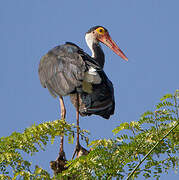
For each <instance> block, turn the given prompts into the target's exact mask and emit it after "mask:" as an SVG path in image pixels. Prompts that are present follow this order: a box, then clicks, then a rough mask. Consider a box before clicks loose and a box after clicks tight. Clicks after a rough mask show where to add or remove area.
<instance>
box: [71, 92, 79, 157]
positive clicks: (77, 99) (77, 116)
mask: <svg viewBox="0 0 179 180" xmlns="http://www.w3.org/2000/svg"><path fill="white" fill-rule="evenodd" d="M76 126H77V136H76V147H75V151H74V153H73V156H72V159H73V158H74V157H75V154H78V152H79V149H80V140H79V131H80V127H79V94H78V93H76Z"/></svg>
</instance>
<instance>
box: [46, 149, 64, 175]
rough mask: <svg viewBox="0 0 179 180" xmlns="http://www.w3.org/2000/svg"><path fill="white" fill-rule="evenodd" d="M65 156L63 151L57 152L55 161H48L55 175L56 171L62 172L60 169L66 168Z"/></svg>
mask: <svg viewBox="0 0 179 180" xmlns="http://www.w3.org/2000/svg"><path fill="white" fill-rule="evenodd" d="M66 161H67V160H66V157H65V152H64V151H61V152H59V156H58V157H57V159H56V160H55V161H51V162H50V167H51V169H52V170H53V172H54V175H57V174H58V173H62V171H64V170H66V169H67V167H65V165H66Z"/></svg>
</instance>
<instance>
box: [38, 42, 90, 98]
mask: <svg viewBox="0 0 179 180" xmlns="http://www.w3.org/2000/svg"><path fill="white" fill-rule="evenodd" d="M78 51H79V48H78V47H77V46H75V45H72V44H65V45H61V46H57V47H55V48H53V49H52V50H51V51H49V52H48V53H47V54H46V55H45V56H43V57H42V58H41V61H40V64H39V70H38V72H39V78H40V82H41V84H42V86H43V87H44V88H46V87H47V88H48V90H49V91H50V93H51V94H52V95H53V96H55V97H56V96H65V95H68V94H70V93H72V92H74V91H75V90H76V88H78V87H80V86H81V84H82V81H83V79H84V74H85V71H86V63H85V61H84V60H83V58H82V57H81V55H80V54H79V53H78Z"/></svg>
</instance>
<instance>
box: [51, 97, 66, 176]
mask: <svg viewBox="0 0 179 180" xmlns="http://www.w3.org/2000/svg"><path fill="white" fill-rule="evenodd" d="M59 100H60V109H61V121H62V122H64V120H65V116H66V109H65V104H64V101H63V98H62V96H60V98H59ZM62 131H64V128H63V129H62ZM63 141H64V135H63V134H62V135H61V137H60V151H59V155H58V157H57V159H56V160H55V161H51V162H50V167H51V169H52V170H53V171H54V175H57V174H58V173H61V172H62V171H64V170H65V169H67V167H65V165H66V157H65V152H64V149H63Z"/></svg>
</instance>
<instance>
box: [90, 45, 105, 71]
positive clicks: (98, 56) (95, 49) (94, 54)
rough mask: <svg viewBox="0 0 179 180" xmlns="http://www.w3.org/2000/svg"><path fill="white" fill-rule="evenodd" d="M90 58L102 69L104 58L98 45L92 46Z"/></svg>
mask: <svg viewBox="0 0 179 180" xmlns="http://www.w3.org/2000/svg"><path fill="white" fill-rule="evenodd" d="M92 57H93V58H94V59H95V60H96V61H97V62H98V63H99V65H100V66H101V67H102V68H103V67H104V62H105V56H104V52H103V50H102V48H101V46H100V44H99V43H93V44H92Z"/></svg>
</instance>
